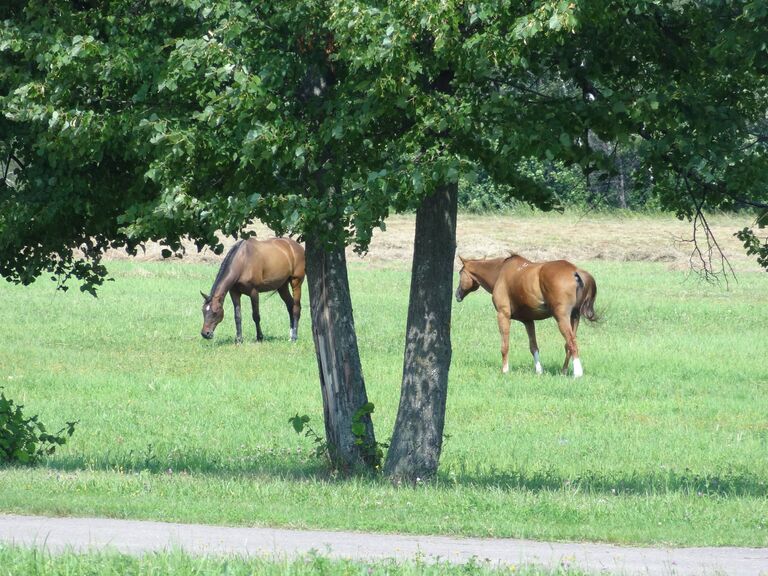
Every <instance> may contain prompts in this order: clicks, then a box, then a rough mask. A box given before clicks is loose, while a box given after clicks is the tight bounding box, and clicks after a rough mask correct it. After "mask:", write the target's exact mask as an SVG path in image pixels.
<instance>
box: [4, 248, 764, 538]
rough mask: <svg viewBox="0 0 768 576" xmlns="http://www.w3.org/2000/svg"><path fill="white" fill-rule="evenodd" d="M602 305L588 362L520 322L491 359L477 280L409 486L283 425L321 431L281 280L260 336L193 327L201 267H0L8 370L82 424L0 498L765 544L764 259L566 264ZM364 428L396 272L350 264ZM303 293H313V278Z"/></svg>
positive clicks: (456, 323) (366, 526)
mask: <svg viewBox="0 0 768 576" xmlns="http://www.w3.org/2000/svg"><path fill="white" fill-rule="evenodd" d="M580 264H581V265H583V266H584V267H585V268H587V269H588V270H589V271H590V272H592V274H593V275H594V277H595V278H596V280H597V284H598V300H597V308H598V311H599V312H600V313H601V314H602V316H603V321H602V322H601V323H600V324H598V325H596V326H593V325H588V324H587V323H585V322H583V323H582V328H581V329H580V332H579V341H580V345H581V349H582V359H583V362H584V368H585V377H584V378H582V379H580V380H577V381H576V380H573V379H572V378H565V377H563V376H561V375H559V373H558V372H559V368H560V366H561V364H562V361H563V354H564V351H563V341H562V338H561V337H560V335H559V333H558V332H557V329H556V326H555V323H554V322H553V321H552V320H547V321H542V322H539V323H538V324H537V326H538V332H539V345H540V348H541V354H542V361H543V364H544V368H545V372H546V373H545V375H543V376H536V375H535V374H534V373H533V366H532V361H531V358H530V354H529V352H528V345H527V338H526V336H525V330H524V329H523V327H522V325H519V324H513V330H512V342H511V347H510V365H511V370H510V373H509V374H508V375H502V374H501V371H500V366H501V362H500V354H499V337H498V331H497V328H496V322H495V312H494V310H493V307H492V305H491V302H490V296H489V295H488V294H486V293H484V292H478V293H477V294H472V295H470V296H469V297H468V298H467V299H466V300H465V301H464V302H462V303H461V304H457V303H454V311H453V314H454V316H453V335H452V339H453V364H452V368H451V379H450V389H449V397H448V412H447V420H446V429H445V432H446V441H445V443H444V451H443V456H442V460H441V466H440V473H439V477H438V478H437V480H436V481H434V482H429V483H423V484H420V485H418V486H415V487H399V488H398V487H393V486H392V485H391V484H390V483H389V482H388V481H387V480H386V479H382V478H353V479H345V478H338V477H334V476H333V475H330V474H329V473H328V471H327V469H326V468H325V466H324V464H323V463H322V462H321V461H319V460H318V459H317V458H315V457H314V456H313V454H312V452H313V450H314V444H313V442H312V441H311V440H310V439H308V438H305V437H303V436H299V435H297V434H296V433H295V432H294V431H293V429H292V427H291V425H290V424H289V422H288V419H289V418H290V417H291V416H294V415H295V414H300V415H301V414H307V415H309V416H310V417H311V422H310V424H311V425H312V426H313V427H314V429H315V430H316V431H317V432H318V433H320V434H322V433H323V423H322V405H321V397H320V390H319V384H318V378H317V363H316V360H315V356H314V349H313V345H312V338H311V331H310V314H309V298H308V295H307V294H306V292H305V294H304V316H303V319H302V321H301V326H300V330H299V341H298V342H297V343H295V344H292V343H291V342H289V340H288V319H287V314H286V312H285V310H284V307H283V304H282V302H281V301H280V299H279V297H277V296H273V297H263V298H262V327H263V330H264V333H265V335H266V341H265V342H263V343H260V344H257V343H255V342H254V328H253V324H252V323H251V322H250V309H249V306H248V305H247V304H244V313H243V316H244V319H243V325H244V332H245V335H246V340H247V341H246V343H245V344H244V345H242V346H236V345H235V344H234V325H233V320H232V310H231V305H230V304H229V302H228V303H227V308H226V316H225V319H224V322H223V323H222V324H221V325H220V326H219V328H218V329H217V331H216V337H215V339H214V340H213V341H211V342H208V341H204V340H203V339H202V338H201V337H200V335H199V330H200V327H201V323H202V315H201V312H200V304H201V302H202V299H201V297H200V295H199V290H204V291H207V290H208V288H209V287H210V285H211V283H212V281H213V278H214V276H215V274H216V270H217V267H216V266H215V265H206V264H191V263H190V264H188V263H178V262H177V263H163V262H156V263H137V262H112V263H110V264H109V269H110V270H111V272H112V274H113V275H114V277H115V280H116V281H115V282H109V283H107V284H106V285H105V286H104V287H103V288H102V289H101V290H100V293H99V294H100V295H99V298H98V299H94V298H92V297H90V296H88V295H84V294H81V293H80V292H79V291H78V290H77V288H76V287H73V288H72V289H70V290H69V291H68V292H66V293H63V292H57V291H55V290H54V285H53V283H50V282H46V281H44V280H41V281H39V282H38V283H36V284H35V285H33V286H31V287H18V286H14V285H11V284H8V283H2V284H0V297H1V298H2V300H3V302H4V306H3V308H4V314H3V328H4V334H3V342H2V344H1V345H0V386H3V387H4V392H5V393H6V395H7V396H9V397H10V398H12V399H14V400H15V401H17V402H19V403H21V404H23V405H24V407H25V412H26V413H27V414H30V415H31V414H39V415H40V417H41V419H42V420H43V421H44V422H45V423H46V424H47V425H48V426H49V428H53V429H58V428H59V427H61V426H63V425H64V422H65V421H66V420H73V419H77V420H79V424H78V425H77V430H76V432H75V435H74V436H73V437H72V439H71V441H70V443H69V444H67V445H66V446H65V447H64V448H62V449H60V450H59V451H57V453H56V455H55V456H54V457H52V458H50V459H48V460H47V461H46V462H44V464H43V465H41V466H38V467H36V468H31V469H30V468H16V467H5V468H2V467H0V511H2V512H13V513H28V514H53V515H75V516H86V515H97V516H112V517H120V518H145V519H153V520H173V521H181V522H206V523H221V524H238V525H274V526H288V527H297V528H331V529H333V528H335V529H352V530H370V531H382V532H411V533H440V534H462V535H475V536H498V537H501V536H514V537H525V538H537V539H557V540H603V541H613V542H622V543H636V544H652V543H669V544H674V545H748V546H766V545H768V363H767V362H766V358H768V275H766V274H762V273H754V272H748V273H743V274H741V275H740V277H739V281H738V282H737V283H733V282H732V283H731V285H730V289H729V290H725V289H724V287H717V286H710V285H707V284H702V283H701V282H700V281H699V280H698V279H696V278H690V277H687V276H686V274H684V273H682V272H679V271H672V270H669V269H668V268H667V267H666V266H665V265H664V264H659V263H620V262H604V261H601V262H591V263H590V262H580ZM350 282H351V286H352V293H353V304H354V309H355V321H356V326H357V332H358V339H359V345H360V350H361V355H362V360H363V367H364V371H365V377H366V386H367V389H368V395H369V398H370V399H371V401H372V402H374V404H375V405H376V412H375V414H374V424H375V427H376V434H377V437H378V439H379V440H380V441H384V442H386V440H387V439H388V438H389V437H390V435H391V433H392V426H393V422H394V418H395V415H396V411H397V404H398V398H399V393H400V376H401V370H402V353H403V338H404V331H405V320H406V310H407V298H408V286H409V269H408V267H407V266H406V265H404V264H396V265H393V266H391V267H369V266H367V265H365V264H360V263H354V264H353V265H351V269H350ZM305 290H306V286H305Z"/></svg>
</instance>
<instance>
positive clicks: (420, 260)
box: [384, 184, 458, 483]
mask: <svg viewBox="0 0 768 576" xmlns="http://www.w3.org/2000/svg"><path fill="white" fill-rule="evenodd" d="M457 194H458V185H457V184H449V185H446V186H443V187H441V188H438V190H437V191H436V192H435V193H434V194H433V195H431V196H429V197H427V198H425V199H424V201H423V202H422V203H421V206H420V207H419V210H418V212H417V213H416V235H415V240H414V253H413V268H412V270H411V292H410V299H409V302H408V325H407V328H406V337H405V338H406V339H405V355H404V356H405V357H404V361H403V382H402V388H401V391H400V407H399V409H398V412H397V420H396V421H395V429H394V433H393V435H392V442H391V444H390V447H389V452H388V454H387V462H386V466H385V469H384V472H385V473H386V474H387V475H388V476H390V477H392V478H393V479H394V480H395V481H404V482H408V483H411V482H414V481H417V480H418V479H426V478H431V477H432V476H434V475H435V474H436V473H437V465H438V462H439V460H440V451H441V449H442V444H443V427H444V424H445V401H446V397H447V393H448V370H449V369H450V366H451V304H452V301H451V299H452V295H453V291H452V286H453V259H454V256H455V253H456V198H457Z"/></svg>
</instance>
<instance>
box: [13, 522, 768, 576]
mask: <svg viewBox="0 0 768 576" xmlns="http://www.w3.org/2000/svg"><path fill="white" fill-rule="evenodd" d="M0 542H12V543H15V544H22V545H27V546H40V547H45V548H46V549H48V550H50V551H54V552H55V551H61V550H67V549H72V550H77V551H84V550H94V549H105V548H106V549H111V550H117V551H120V552H124V553H128V554H141V553H143V552H148V551H156V550H167V549H182V550H185V551H186V552H189V553H192V554H208V553H210V554H238V555H243V556H249V555H250V556H253V555H258V556H276V557H281V558H284V557H292V556H295V555H300V554H306V553H308V552H310V551H316V552H318V553H320V554H322V555H325V556H328V557H334V558H352V559H363V560H366V559H380V558H396V559H399V560H404V559H408V558H414V557H416V556H417V555H418V556H420V557H421V558H422V559H423V560H425V561H436V560H440V561H450V562H466V561H467V560H469V559H471V558H476V559H477V560H479V561H485V560H486V559H487V560H489V561H490V563H491V564H493V565H498V564H502V565H517V566H520V565H524V564H536V565H541V566H546V567H550V568H554V567H557V566H562V565H565V566H570V567H573V568H579V569H581V570H585V571H590V572H609V573H611V574H626V575H634V574H643V575H677V576H684V575H696V576H701V575H720V574H733V575H738V576H760V575H763V576H768V548H634V547H624V546H612V545H607V544H574V543H544V542H533V541H530V540H514V539H488V538H449V537H443V536H405V535H389V534H361V533H356V532H324V531H301V530H281V529H272V528H230V527H224V526H207V525H196V524H171V523H164V522H144V521H136V520H110V519H105V518H45V517H39V516H15V515H3V514H0Z"/></svg>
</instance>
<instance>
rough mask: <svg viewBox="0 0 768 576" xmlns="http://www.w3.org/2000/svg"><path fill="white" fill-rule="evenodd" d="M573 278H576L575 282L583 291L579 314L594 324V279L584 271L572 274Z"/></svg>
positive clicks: (595, 290) (595, 287) (595, 294)
mask: <svg viewBox="0 0 768 576" xmlns="http://www.w3.org/2000/svg"><path fill="white" fill-rule="evenodd" d="M574 276H576V281H577V282H578V283H579V285H580V287H581V288H582V289H583V290H584V293H583V299H582V301H581V305H580V306H579V314H580V315H581V316H583V317H584V318H586V319H587V320H589V321H590V322H596V321H597V320H598V316H597V314H595V298H597V284H596V283H595V279H594V278H592V275H591V274H590V273H589V272H587V271H586V270H578V271H576V272H574Z"/></svg>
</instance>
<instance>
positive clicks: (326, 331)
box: [306, 236, 376, 472]
mask: <svg viewBox="0 0 768 576" xmlns="http://www.w3.org/2000/svg"><path fill="white" fill-rule="evenodd" d="M306 268H307V281H308V285H309V306H310V311H311V317H312V338H313V339H314V342H315V353H316V355H317V366H318V370H319V372H320V389H321V391H322V395H323V416H324V419H325V435H326V442H327V444H328V455H329V457H330V458H331V464H332V465H333V466H334V467H337V468H339V469H341V470H343V471H345V472H349V471H352V470H355V469H359V468H361V467H365V468H371V467H373V466H374V465H375V464H376V458H375V452H373V451H372V448H373V447H375V445H376V444H375V436H374V431H373V422H372V421H371V417H370V415H368V414H366V415H364V416H363V417H362V418H361V419H360V422H362V423H363V424H364V425H365V435H364V437H363V443H362V444H358V443H356V440H357V438H356V437H355V436H354V435H353V433H352V425H353V423H354V422H353V420H354V416H355V413H356V412H357V411H358V410H359V409H360V408H361V407H362V406H364V405H365V404H366V403H367V402H368V396H367V394H366V391H365V381H364V380H363V371H362V366H361V364H360V354H359V353H358V349H357V336H356V334H355V322H354V318H353V314H352V300H351V298H350V293H349V279H348V277H347V260H346V256H345V254H344V248H343V247H342V248H333V249H331V250H326V247H325V245H324V244H323V243H322V241H321V240H320V239H319V238H318V237H314V236H308V237H307V238H306Z"/></svg>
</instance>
